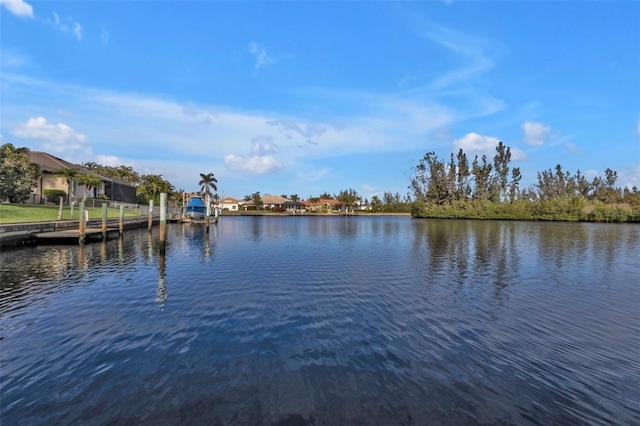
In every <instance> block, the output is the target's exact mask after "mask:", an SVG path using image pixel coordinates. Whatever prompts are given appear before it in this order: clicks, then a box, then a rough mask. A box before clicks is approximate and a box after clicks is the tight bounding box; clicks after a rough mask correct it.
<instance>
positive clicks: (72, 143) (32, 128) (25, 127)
mask: <svg viewBox="0 0 640 426" xmlns="http://www.w3.org/2000/svg"><path fill="white" fill-rule="evenodd" d="M12 133H13V135H14V136H16V137H18V138H21V139H32V140H36V141H39V142H42V143H43V147H44V149H46V150H49V151H52V152H55V153H57V154H61V153H67V152H70V151H75V150H78V149H81V148H83V147H84V146H85V143H86V142H87V137H86V136H85V135H84V134H82V133H78V132H76V131H75V130H73V129H72V128H71V127H69V126H68V125H66V124H64V123H58V124H49V123H48V122H47V120H46V119H45V118H44V117H36V118H30V119H29V120H27V122H26V123H23V124H21V125H19V126H17V127H16V128H15V129H14V130H13V132H12Z"/></svg>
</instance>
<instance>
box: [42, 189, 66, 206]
mask: <svg viewBox="0 0 640 426" xmlns="http://www.w3.org/2000/svg"><path fill="white" fill-rule="evenodd" d="M42 192H43V194H44V196H45V198H46V199H47V201H48V202H50V203H57V202H59V201H60V197H62V198H67V193H66V192H65V191H63V190H62V189H45V190H44V191H42Z"/></svg>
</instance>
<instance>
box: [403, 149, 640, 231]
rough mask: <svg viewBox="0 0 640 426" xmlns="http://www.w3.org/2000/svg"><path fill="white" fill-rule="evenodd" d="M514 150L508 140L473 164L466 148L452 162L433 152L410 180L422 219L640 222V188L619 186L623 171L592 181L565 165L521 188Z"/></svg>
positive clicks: (414, 208)
mask: <svg viewBox="0 0 640 426" xmlns="http://www.w3.org/2000/svg"><path fill="white" fill-rule="evenodd" d="M510 161H511V149H510V148H509V147H508V146H507V145H505V144H504V143H502V142H499V143H498V145H497V146H496V154H495V155H494V156H493V158H488V157H487V156H486V155H483V156H482V157H478V156H475V157H474V159H473V160H472V161H471V164H469V160H468V158H467V155H466V153H465V152H464V150H463V149H460V150H459V151H458V152H457V154H453V153H451V154H450V156H449V159H448V160H443V159H440V158H438V156H437V155H436V153H435V152H433V151H432V152H427V153H426V154H425V155H424V157H423V158H421V159H420V162H419V164H418V165H417V166H415V167H414V170H413V172H414V174H413V176H412V178H411V182H410V186H409V188H410V190H411V191H412V192H413V195H414V197H415V203H414V204H413V206H412V213H413V215H414V216H416V217H468V218H505V219H544V220H593V221H619V222H624V221H638V220H640V211H639V210H640V191H639V190H638V188H637V187H635V186H634V187H633V188H627V187H625V188H619V187H616V181H617V179H618V174H617V172H615V171H614V170H611V169H607V170H605V176H604V178H603V177H599V176H596V177H594V178H593V179H591V180H589V179H587V177H586V176H584V174H582V172H580V170H578V171H577V172H576V173H575V174H572V173H571V172H569V171H564V170H563V168H562V166H561V165H560V164H558V165H556V167H555V168H554V169H548V170H544V171H541V172H538V173H537V183H536V184H534V185H531V186H529V187H527V188H521V186H520V181H521V179H522V175H521V172H520V168H518V167H513V168H512V167H511V166H510Z"/></svg>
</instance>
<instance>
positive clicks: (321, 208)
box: [302, 198, 342, 213]
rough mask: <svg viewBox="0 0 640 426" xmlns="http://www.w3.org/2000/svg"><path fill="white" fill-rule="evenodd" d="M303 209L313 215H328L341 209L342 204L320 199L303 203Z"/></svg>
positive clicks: (336, 201)
mask: <svg viewBox="0 0 640 426" xmlns="http://www.w3.org/2000/svg"><path fill="white" fill-rule="evenodd" d="M302 204H303V205H304V209H305V210H307V211H309V212H314V213H330V212H337V211H340V210H341V209H342V203H340V201H338V200H332V199H328V198H321V199H319V200H318V201H310V200H306V201H303V202H302Z"/></svg>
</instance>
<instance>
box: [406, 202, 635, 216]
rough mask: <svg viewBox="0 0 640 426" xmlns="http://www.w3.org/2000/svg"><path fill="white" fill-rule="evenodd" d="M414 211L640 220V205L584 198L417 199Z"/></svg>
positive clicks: (430, 213)
mask: <svg viewBox="0 0 640 426" xmlns="http://www.w3.org/2000/svg"><path fill="white" fill-rule="evenodd" d="M411 214H412V216H413V217H416V218H439V219H502V220H548V221H567V222H579V221H580V222H640V207H636V206H629V205H619V204H604V203H597V202H596V203H593V202H591V203H588V202H587V201H586V200H585V199H584V198H582V197H572V198H558V199H552V200H546V201H514V202H513V203H494V202H491V201H483V200H468V201H463V200H461V201H454V202H452V203H445V204H434V203H427V202H424V201H416V202H415V203H413V205H412V209H411Z"/></svg>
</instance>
